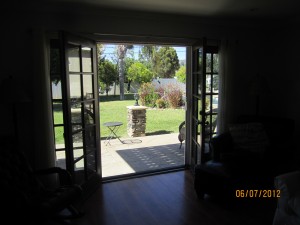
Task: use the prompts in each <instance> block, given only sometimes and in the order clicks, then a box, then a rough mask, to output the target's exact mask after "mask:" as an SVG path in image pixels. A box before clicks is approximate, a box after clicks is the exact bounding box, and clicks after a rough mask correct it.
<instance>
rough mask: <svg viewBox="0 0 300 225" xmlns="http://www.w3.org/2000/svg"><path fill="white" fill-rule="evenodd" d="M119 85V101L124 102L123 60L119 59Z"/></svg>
mask: <svg viewBox="0 0 300 225" xmlns="http://www.w3.org/2000/svg"><path fill="white" fill-rule="evenodd" d="M119 84H120V100H124V99H125V96H124V58H123V57H120V58H119Z"/></svg>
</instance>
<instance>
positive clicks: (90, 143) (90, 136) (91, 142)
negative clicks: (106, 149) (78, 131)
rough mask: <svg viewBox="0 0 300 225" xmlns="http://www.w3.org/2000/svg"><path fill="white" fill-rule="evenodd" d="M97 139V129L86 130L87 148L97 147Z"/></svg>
mask: <svg viewBox="0 0 300 225" xmlns="http://www.w3.org/2000/svg"><path fill="white" fill-rule="evenodd" d="M95 137H96V132H95V127H94V126H92V127H88V128H87V129H86V130H85V144H86V146H87V147H92V148H94V147H96V143H95Z"/></svg>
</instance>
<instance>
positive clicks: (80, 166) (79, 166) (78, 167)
mask: <svg viewBox="0 0 300 225" xmlns="http://www.w3.org/2000/svg"><path fill="white" fill-rule="evenodd" d="M77 150H78V149H76V150H75V151H74V153H75V154H76V155H78V156H77V157H79V156H82V154H83V151H82V149H81V151H80V152H79V151H77ZM74 158H75V159H76V156H75V157H74ZM74 168H75V170H83V169H84V159H81V160H79V161H78V162H76V163H75V166H74Z"/></svg>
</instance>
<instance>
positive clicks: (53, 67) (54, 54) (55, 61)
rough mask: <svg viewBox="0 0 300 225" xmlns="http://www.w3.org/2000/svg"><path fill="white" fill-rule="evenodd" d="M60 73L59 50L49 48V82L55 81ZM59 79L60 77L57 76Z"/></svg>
mask: <svg viewBox="0 0 300 225" xmlns="http://www.w3.org/2000/svg"><path fill="white" fill-rule="evenodd" d="M60 73H61V67H60V50H59V48H53V47H51V48H50V74H51V80H53V79H55V78H56V76H59V75H60ZM59 78H60V76H59Z"/></svg>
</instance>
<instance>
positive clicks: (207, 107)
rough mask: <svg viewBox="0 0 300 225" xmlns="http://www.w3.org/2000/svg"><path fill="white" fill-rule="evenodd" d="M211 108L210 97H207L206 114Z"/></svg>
mask: <svg viewBox="0 0 300 225" xmlns="http://www.w3.org/2000/svg"><path fill="white" fill-rule="evenodd" d="M210 107H211V101H210V95H208V96H205V112H210V109H211V108H210Z"/></svg>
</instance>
